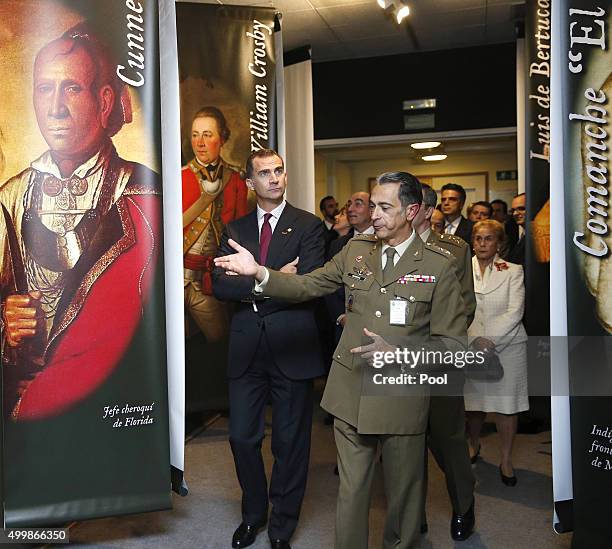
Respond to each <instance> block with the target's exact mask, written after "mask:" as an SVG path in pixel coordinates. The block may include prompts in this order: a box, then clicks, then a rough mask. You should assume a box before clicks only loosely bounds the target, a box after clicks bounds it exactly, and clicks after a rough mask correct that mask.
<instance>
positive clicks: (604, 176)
mask: <svg viewBox="0 0 612 549" xmlns="http://www.w3.org/2000/svg"><path fill="white" fill-rule="evenodd" d="M553 6H554V9H555V11H554V12H553V13H554V14H555V15H554V21H553V23H554V24H553V29H552V35H553V36H554V37H555V39H556V40H557V42H556V44H557V45H558V47H557V48H554V50H553V53H554V60H555V62H554V65H553V67H552V73H551V74H552V78H553V85H552V91H553V107H554V111H553V117H554V118H553V129H554V131H553V137H554V141H553V143H552V150H551V153H552V156H551V169H552V170H553V171H552V172H551V195H552V197H553V198H554V197H555V195H556V197H558V198H559V199H558V200H556V201H555V203H554V204H553V203H552V201H551V204H552V207H551V219H552V216H554V217H555V219H556V222H555V223H553V225H552V229H553V230H552V231H551V235H552V236H554V238H555V240H557V239H558V240H559V246H558V247H553V250H554V251H555V253H554V254H551V259H554V262H553V263H551V283H552V282H554V287H555V289H559V290H563V291H556V292H555V291H553V292H552V293H551V298H552V299H551V320H554V321H555V322H554V325H553V327H554V328H555V330H553V335H558V336H564V337H559V338H555V337H553V349H552V350H553V354H552V355H551V363H552V368H553V373H554V374H555V376H554V379H559V380H561V381H562V380H563V378H565V384H566V392H565V395H569V398H568V399H567V406H566V407H567V417H568V418H569V430H570V433H571V444H568V445H567V448H565V449H559V451H556V450H555V448H554V447H553V459H554V458H555V453H556V454H558V458H557V461H560V459H559V458H562V457H566V456H568V455H571V469H570V471H564V474H565V476H566V478H567V476H569V474H571V490H569V491H567V490H566V491H565V496H564V499H566V501H567V502H568V503H569V504H570V505H566V507H567V510H568V512H567V516H566V518H565V520H564V517H563V516H561V515H560V514H559V513H558V505H557V504H556V510H557V514H559V519H560V522H561V523H563V522H565V523H566V524H565V526H566V529H568V528H573V531H574V535H573V541H572V547H575V548H578V549H582V548H589V549H591V548H604V547H609V545H610V534H609V530H608V526H609V524H610V522H611V521H612V507H610V504H609V494H610V493H611V492H612V344H611V342H612V339H611V338H610V334H612V283H611V281H612V264H611V260H610V250H611V248H612V238H611V236H610V235H611V215H610V213H611V208H610V137H609V136H610V133H611V131H612V124H611V122H610V97H611V96H612V55H611V53H610V29H611V28H612V27H611V24H612V3H611V2H610V1H609V0H605V1H603V2H601V1H597V2H596V1H594V0H562V1H560V2H555V3H553ZM559 281H561V284H560V283H559ZM555 339H558V340H561V343H562V344H561V345H558V344H557V345H555V341H554V340H555ZM555 347H559V352H558V353H555V352H554V351H555ZM563 347H564V348H565V352H562V351H563ZM560 365H562V366H564V369H565V372H560V371H559V370H560ZM553 391H554V393H553V394H555V395H561V394H562V391H561V390H560V389H559V387H558V386H557V387H556V386H555V383H553ZM556 399H558V397H557V398H556ZM558 400H559V399H558ZM560 411H562V410H561V408H558V409H554V410H553V441H554V440H555V439H558V438H559V435H561V436H562V435H563V433H562V429H563V426H562V425H560V426H559V428H558V429H556V428H555V424H554V421H555V420H556V419H558V417H559V412H560ZM553 463H554V462H553ZM558 474H559V472H558V471H556V470H555V475H558ZM555 481H556V479H555ZM555 484H556V482H555ZM556 491H557V490H555V492H556ZM559 499H560V498H559V497H557V493H555V501H556V502H558V500H559Z"/></svg>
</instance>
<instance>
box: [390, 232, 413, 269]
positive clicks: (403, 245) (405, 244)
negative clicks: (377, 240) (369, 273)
mask: <svg viewBox="0 0 612 549" xmlns="http://www.w3.org/2000/svg"><path fill="white" fill-rule="evenodd" d="M415 236H416V232H415V230H414V229H412V234H411V235H410V236H409V237H408V238H407V239H406V240H404V242H402V243H401V244H398V245H397V246H393V248H395V252H396V253H395V255H394V256H393V266H394V267H395V266H396V265H397V262H398V261H399V260H400V258H401V257H402V255H404V252H405V251H406V250H407V249H408V246H410V244H412V241H413V240H414V238H415ZM387 248H391V246H389V244H383V245H382V248H381V253H382V268H383V270H384V268H385V265H386V264H387V254H386V253H385V252H386V251H387Z"/></svg>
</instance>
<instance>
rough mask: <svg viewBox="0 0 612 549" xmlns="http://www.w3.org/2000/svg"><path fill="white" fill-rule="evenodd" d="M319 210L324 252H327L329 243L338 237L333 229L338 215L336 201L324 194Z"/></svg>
mask: <svg viewBox="0 0 612 549" xmlns="http://www.w3.org/2000/svg"><path fill="white" fill-rule="evenodd" d="M319 210H320V212H321V215H322V216H323V227H324V234H325V253H326V254H327V251H328V250H329V246H330V244H331V243H332V242H333V241H334V240H336V238H338V233H337V232H336V231H334V223H335V222H336V216H337V215H338V201H337V200H336V199H335V198H334V197H333V196H331V195H329V196H324V197H323V198H322V199H321V202H319Z"/></svg>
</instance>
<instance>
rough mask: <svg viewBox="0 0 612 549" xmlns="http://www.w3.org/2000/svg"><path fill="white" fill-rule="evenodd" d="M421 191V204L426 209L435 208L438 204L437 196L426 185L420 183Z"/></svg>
mask: <svg viewBox="0 0 612 549" xmlns="http://www.w3.org/2000/svg"><path fill="white" fill-rule="evenodd" d="M421 188H422V190H423V204H425V207H426V208H435V207H436V204H437V203H438V194H437V193H436V191H434V190H433V189H432V188H431V187H430V186H429V185H428V184H427V183H421Z"/></svg>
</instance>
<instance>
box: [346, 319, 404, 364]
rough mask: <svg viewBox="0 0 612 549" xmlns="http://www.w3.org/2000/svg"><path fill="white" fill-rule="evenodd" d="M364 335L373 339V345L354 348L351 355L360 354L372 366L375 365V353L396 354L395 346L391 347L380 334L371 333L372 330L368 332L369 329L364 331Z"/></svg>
mask: <svg viewBox="0 0 612 549" xmlns="http://www.w3.org/2000/svg"><path fill="white" fill-rule="evenodd" d="M363 333H364V334H365V335H366V336H368V337H371V338H372V340H373V341H372V343H370V344H369V345H361V346H359V347H354V348H353V349H351V353H353V354H360V355H361V358H363V359H364V360H365V361H366V362H367V363H368V364H369V365H370V366H372V365H373V364H374V353H377V352H383V353H386V352H388V351H391V352H392V353H394V352H395V350H396V349H397V347H394V346H393V345H390V344H389V343H387V342H386V341H385V340H384V339H383V338H382V336H379V335H378V334H375V333H374V332H370V330H368V329H367V328H364V329H363Z"/></svg>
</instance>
